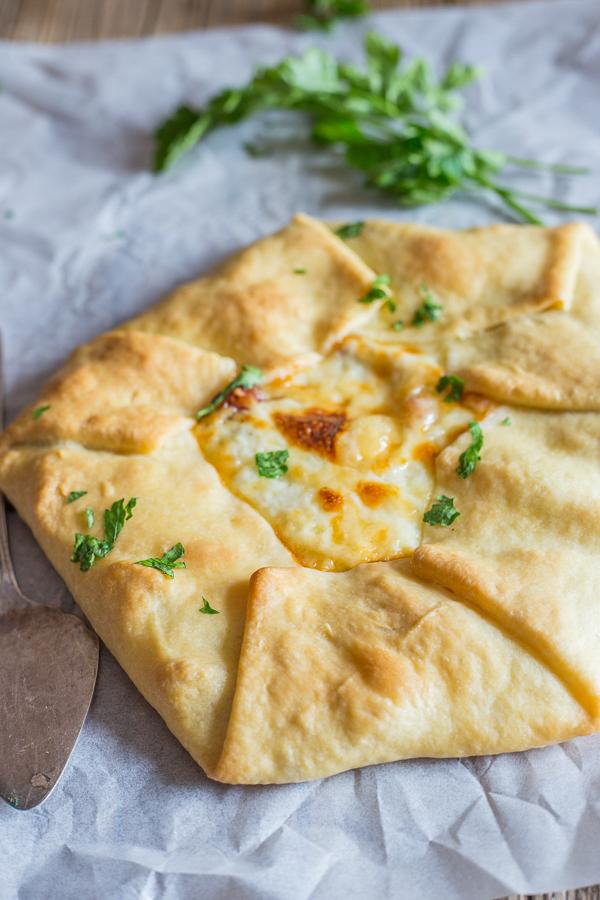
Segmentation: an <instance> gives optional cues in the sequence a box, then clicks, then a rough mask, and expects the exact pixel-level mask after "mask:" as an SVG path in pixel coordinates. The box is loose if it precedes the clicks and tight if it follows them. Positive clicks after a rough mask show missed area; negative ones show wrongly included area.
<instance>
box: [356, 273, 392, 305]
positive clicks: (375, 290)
mask: <svg viewBox="0 0 600 900" xmlns="http://www.w3.org/2000/svg"><path fill="white" fill-rule="evenodd" d="M389 283H390V276H389V275H387V274H385V275H378V276H377V278H376V279H375V281H374V282H373V284H372V285H371V287H370V288H369V290H368V291H367V293H366V294H365V295H364V297H360V299H359V301H358V302H359V303H373V301H374V300H383V299H384V298H385V297H389V296H390V289H389V287H388V284H389ZM389 302H390V301H389V300H388V303H389ZM395 308H396V307H395V306H394V309H395Z"/></svg>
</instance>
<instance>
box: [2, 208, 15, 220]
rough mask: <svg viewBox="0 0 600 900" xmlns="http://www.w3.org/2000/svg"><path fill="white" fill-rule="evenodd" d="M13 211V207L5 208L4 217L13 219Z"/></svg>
mask: <svg viewBox="0 0 600 900" xmlns="http://www.w3.org/2000/svg"><path fill="white" fill-rule="evenodd" d="M14 217H15V211H14V209H5V210H4V218H5V219H14Z"/></svg>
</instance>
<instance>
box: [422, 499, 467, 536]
mask: <svg viewBox="0 0 600 900" xmlns="http://www.w3.org/2000/svg"><path fill="white" fill-rule="evenodd" d="M437 501H438V502H437V503H434V504H433V506H432V507H431V509H429V510H427V512H426V513H425V514H424V516H423V521H424V522H426V523H427V525H441V526H442V527H444V528H445V527H446V526H448V525H452V523H453V522H454V520H455V519H457V518H458V517H459V516H460V513H459V511H458V510H457V509H455V507H454V497H445V496H444V495H443V494H442V495H441V496H439V497H438V498H437Z"/></svg>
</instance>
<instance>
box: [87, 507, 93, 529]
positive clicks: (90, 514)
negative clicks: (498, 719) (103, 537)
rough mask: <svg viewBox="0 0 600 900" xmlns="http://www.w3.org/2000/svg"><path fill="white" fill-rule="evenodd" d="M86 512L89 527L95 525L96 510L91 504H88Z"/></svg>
mask: <svg viewBox="0 0 600 900" xmlns="http://www.w3.org/2000/svg"><path fill="white" fill-rule="evenodd" d="M85 514H86V516H87V523H88V528H93V527H94V510H93V509H92V508H91V507H90V506H86V508H85Z"/></svg>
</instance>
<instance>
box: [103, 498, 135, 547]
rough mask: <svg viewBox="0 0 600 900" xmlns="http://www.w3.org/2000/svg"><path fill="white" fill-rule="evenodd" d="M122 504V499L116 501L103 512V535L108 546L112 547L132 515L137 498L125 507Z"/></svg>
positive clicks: (132, 499)
mask: <svg viewBox="0 0 600 900" xmlns="http://www.w3.org/2000/svg"><path fill="white" fill-rule="evenodd" d="M124 503H125V500H124V499H121V500H116V501H115V502H114V503H113V505H112V506H111V508H110V509H105V510H104V535H105V537H106V540H107V541H108V542H109V544H112V545H113V546H114V543H115V541H116V540H117V538H118V537H119V534H120V533H121V530H122V528H123V525H124V524H125V522H126V521H127V519H130V518H131V517H132V515H133V508H134V506H135V505H136V503H137V497H132V498H131V500H130V501H129V503H128V504H127V506H125V505H124Z"/></svg>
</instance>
